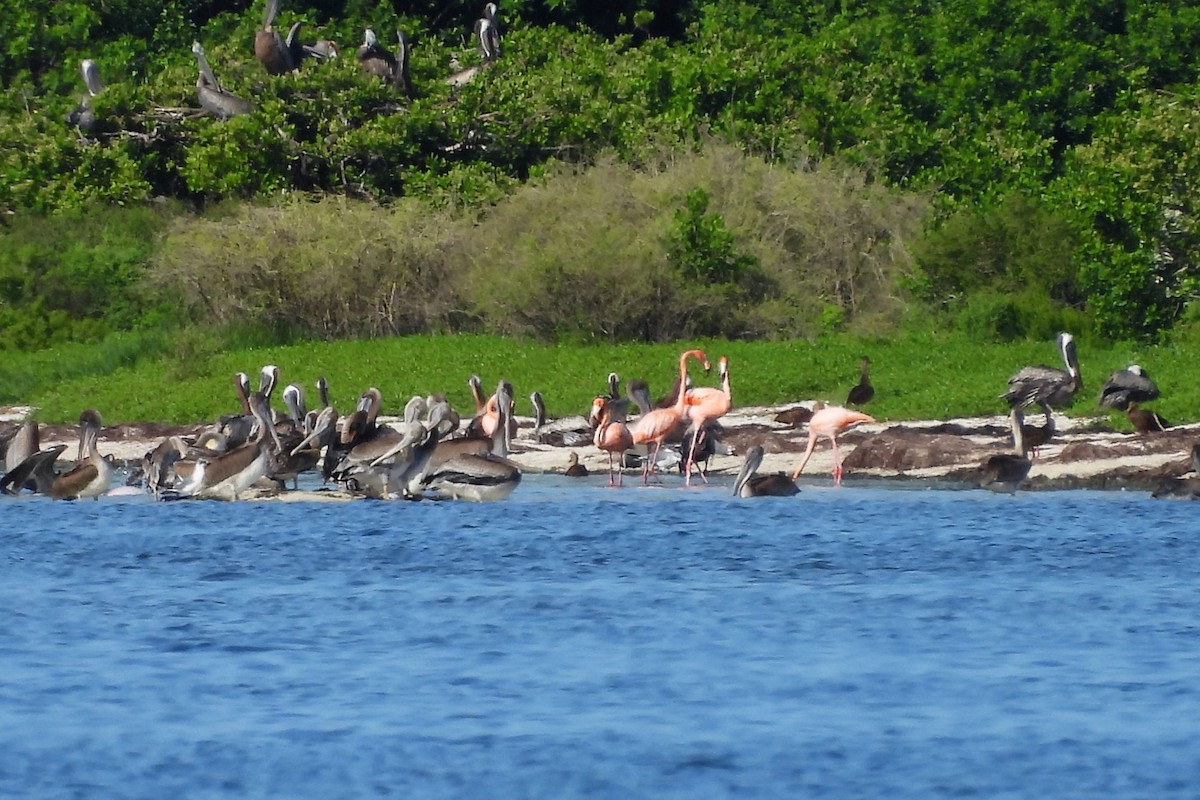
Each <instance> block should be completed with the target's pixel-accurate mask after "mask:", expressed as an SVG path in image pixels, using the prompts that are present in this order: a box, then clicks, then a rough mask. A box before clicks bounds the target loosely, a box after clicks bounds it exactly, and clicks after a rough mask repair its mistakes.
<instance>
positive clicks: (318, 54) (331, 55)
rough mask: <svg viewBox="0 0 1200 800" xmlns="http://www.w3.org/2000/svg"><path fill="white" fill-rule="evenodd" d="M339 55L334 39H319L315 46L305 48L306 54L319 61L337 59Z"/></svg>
mask: <svg viewBox="0 0 1200 800" xmlns="http://www.w3.org/2000/svg"><path fill="white" fill-rule="evenodd" d="M339 53H340V51H339V50H338V45H337V42H335V41H334V40H333V39H317V41H315V42H314V43H313V44H311V45H305V46H304V54H305V55H308V56H312V57H313V58H315V59H317V60H318V61H330V60H332V59H335V58H337V57H338V55H339Z"/></svg>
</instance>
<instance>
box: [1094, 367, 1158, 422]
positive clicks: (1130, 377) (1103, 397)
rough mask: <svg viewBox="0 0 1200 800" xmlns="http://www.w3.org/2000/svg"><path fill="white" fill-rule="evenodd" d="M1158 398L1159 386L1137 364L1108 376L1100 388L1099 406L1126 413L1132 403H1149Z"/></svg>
mask: <svg viewBox="0 0 1200 800" xmlns="http://www.w3.org/2000/svg"><path fill="white" fill-rule="evenodd" d="M1156 397H1158V386H1157V385H1155V383H1154V381H1152V380H1150V376H1149V375H1147V374H1146V370H1144V369H1142V368H1141V367H1140V366H1138V365H1137V364H1130V365H1129V366H1128V367H1126V368H1125V369H1119V370H1117V371H1116V372H1114V373H1112V374H1110V375H1109V376H1108V380H1106V381H1105V382H1104V385H1103V386H1102V387H1100V399H1099V400H1098V401H1097V404H1098V405H1099V406H1100V407H1101V408H1115V409H1116V410H1117V411H1124V410H1125V409H1126V408H1128V407H1129V404H1130V403H1131V402H1133V403H1148V402H1149V401H1151V400H1153V399H1155V398H1156Z"/></svg>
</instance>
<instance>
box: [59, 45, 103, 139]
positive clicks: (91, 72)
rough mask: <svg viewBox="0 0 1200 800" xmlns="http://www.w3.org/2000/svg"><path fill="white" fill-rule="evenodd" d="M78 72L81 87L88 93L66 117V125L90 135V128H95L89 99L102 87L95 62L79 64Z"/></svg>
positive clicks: (94, 116)
mask: <svg viewBox="0 0 1200 800" xmlns="http://www.w3.org/2000/svg"><path fill="white" fill-rule="evenodd" d="M79 72H80V74H81V75H82V76H83V85H84V86H85V87H87V92H88V93H87V94H85V95H84V96H83V99H82V100H80V101H79V105H77V106H75V110H73V111H72V112H71V113H70V114H68V115H67V124H68V125H73V126H75V127H76V128H79V130H81V131H83V132H84V133H91V132H92V128H94V127H95V126H96V113H95V112H94V111H93V110H92V100H91V99H92V98H93V97H95V96H96V95H98V94H100V92H101V90H103V89H104V85H103V84H102V83H100V72H99V70H97V68H96V62H95V61H92V60H91V59H90V58H85V59H84V60H83V61H81V62H80V64H79Z"/></svg>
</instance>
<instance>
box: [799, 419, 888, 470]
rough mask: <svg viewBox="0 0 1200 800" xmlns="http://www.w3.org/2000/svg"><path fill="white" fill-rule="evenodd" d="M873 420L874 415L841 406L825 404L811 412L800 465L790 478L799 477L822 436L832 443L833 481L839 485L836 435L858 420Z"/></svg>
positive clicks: (839, 463) (855, 423)
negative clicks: (815, 411) (806, 443)
mask: <svg viewBox="0 0 1200 800" xmlns="http://www.w3.org/2000/svg"><path fill="white" fill-rule="evenodd" d="M874 421H875V419H874V417H871V416H868V415H867V414H863V413H862V412H861V411H851V410H850V409H848V408H842V407H841V406H826V407H825V408H822V409H821V410H820V411H818V412H817V413H815V414H813V415H812V419H810V420H809V421H808V446H807V447H805V448H804V459H803V460H802V461H801V462H800V466H798V467H796V468H795V469H794V470H792V480H796V479H797V478H799V477H800V473H801V472H803V471H804V467H805V465H807V464H808V459H809V457H811V456H812V453H813V448H814V447H816V444H817V440H818V439H820V438H821V437H822V436H824V437H825V438H827V439H829V442H830V444H832V445H833V483H834V485H835V486H841V485H842V458H841V455H840V454H839V453H838V446H837V435H838V434H839V433H841V432H842V431H844V430H846V429H848V428H850V427H853V426H854V425H857V424H859V423H860V422H874Z"/></svg>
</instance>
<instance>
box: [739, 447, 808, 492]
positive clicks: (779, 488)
mask: <svg viewBox="0 0 1200 800" xmlns="http://www.w3.org/2000/svg"><path fill="white" fill-rule="evenodd" d="M762 460H763V449H762V447H760V446H759V445H754V446H753V447H751V448H750V449H749V450H747V451H746V460H745V461H743V462H742V469H741V471H739V472H738V474H737V478H736V479H735V480H734V481H733V496H734V497H790V496H791V495H794V494H799V493H800V487H799V486H797V485H796V482H795V481H793V480H792V479H791V478H789V477H788V475H787V473H786V472H772V473H770V474H769V475H759V474H757V471H758V468H759V467H760V466H761V465H762Z"/></svg>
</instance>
